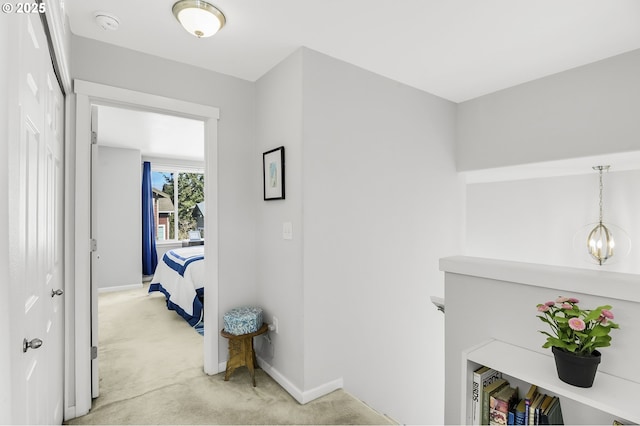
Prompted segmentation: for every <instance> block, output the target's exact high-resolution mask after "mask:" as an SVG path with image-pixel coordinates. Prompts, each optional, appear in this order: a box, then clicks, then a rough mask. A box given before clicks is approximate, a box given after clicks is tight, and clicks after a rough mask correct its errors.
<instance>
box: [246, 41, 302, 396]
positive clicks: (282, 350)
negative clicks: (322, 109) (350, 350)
mask: <svg viewBox="0 0 640 426" xmlns="http://www.w3.org/2000/svg"><path fill="white" fill-rule="evenodd" d="M256 89H257V96H256V111H257V114H256V134H257V142H258V144H257V150H256V153H255V155H254V157H253V159H252V161H251V165H252V166H253V168H254V170H255V172H254V173H252V176H253V177H254V179H255V181H254V182H255V186H256V188H259V190H260V192H259V193H257V194H255V196H256V199H255V201H254V202H255V203H256V206H257V209H256V210H257V211H258V213H259V214H258V221H257V244H256V250H257V252H256V258H257V260H258V263H257V270H258V279H257V281H258V295H259V300H260V305H261V306H263V309H264V310H265V312H264V314H265V320H266V321H268V322H271V321H272V317H273V316H276V317H277V318H278V322H279V333H278V334H275V333H272V342H273V347H272V348H264V350H263V351H261V353H260V355H261V357H263V358H264V359H265V361H267V362H268V363H269V364H270V365H271V366H272V367H273V368H274V369H276V370H277V372H278V373H280V374H282V375H283V376H284V377H285V378H286V380H288V381H289V382H290V383H291V385H293V386H294V387H295V388H296V389H295V390H294V392H301V391H303V390H304V388H305V386H304V370H303V367H304V359H305V353H304V346H303V344H304V340H305V339H306V338H307V336H305V334H304V321H305V318H306V314H305V312H304V299H303V296H304V281H303V276H302V258H303V252H302V244H303V238H304V235H303V218H302V209H303V183H304V181H303V164H302V149H303V145H304V141H303V132H302V125H303V122H302V96H303V93H302V53H301V51H300V50H299V51H297V52H295V53H294V54H293V55H291V56H289V57H288V58H287V59H285V60H284V61H283V62H281V63H280V64H278V65H276V66H275V67H274V68H273V69H272V70H271V71H269V72H268V73H267V74H266V75H264V76H263V77H261V78H260V79H259V80H258V82H257V83H256ZM279 146H284V147H285V169H284V170H285V199H284V200H269V201H264V200H263V199H262V198H263V195H262V185H263V183H262V180H263V179H262V153H263V152H266V151H269V150H271V149H274V148H277V147H279ZM283 222H291V223H292V226H293V239H291V240H284V239H283V238H282V224H283ZM288 390H289V391H291V389H288Z"/></svg>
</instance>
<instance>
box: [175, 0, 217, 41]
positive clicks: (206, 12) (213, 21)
mask: <svg viewBox="0 0 640 426" xmlns="http://www.w3.org/2000/svg"><path fill="white" fill-rule="evenodd" d="M172 11H173V15H174V16H175V17H176V19H177V20H178V22H180V25H182V26H183V27H184V29H185V30H187V31H188V32H189V33H190V34H192V35H194V36H196V37H198V38H203V37H211V36H212V35H214V34H215V33H217V32H218V31H219V30H220V29H221V28H222V27H223V26H224V24H225V23H226V22H227V20H226V18H225V17H224V14H223V13H222V12H220V10H218V9H217V8H216V7H215V6H213V5H211V4H209V3H207V2H205V1H202V0H180V1H179V2H177V3H176V4H174V5H173V9H172Z"/></svg>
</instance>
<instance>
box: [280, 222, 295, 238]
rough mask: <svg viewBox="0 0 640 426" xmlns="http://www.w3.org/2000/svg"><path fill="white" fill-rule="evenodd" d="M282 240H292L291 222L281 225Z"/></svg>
mask: <svg viewBox="0 0 640 426" xmlns="http://www.w3.org/2000/svg"><path fill="white" fill-rule="evenodd" d="M282 239H283V240H292V239H293V225H292V224H291V222H284V223H283V224H282Z"/></svg>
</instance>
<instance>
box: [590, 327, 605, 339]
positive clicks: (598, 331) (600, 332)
mask: <svg viewBox="0 0 640 426" xmlns="http://www.w3.org/2000/svg"><path fill="white" fill-rule="evenodd" d="M609 331H610V330H609V327H605V326H602V325H599V324H598V325H596V326H595V327H593V330H591V333H590V334H591V336H595V337H598V336H606V335H607V334H609Z"/></svg>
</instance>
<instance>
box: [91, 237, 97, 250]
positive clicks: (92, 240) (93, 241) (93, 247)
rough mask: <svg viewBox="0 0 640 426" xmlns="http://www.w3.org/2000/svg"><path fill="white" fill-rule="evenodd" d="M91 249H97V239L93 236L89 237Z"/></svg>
mask: <svg viewBox="0 0 640 426" xmlns="http://www.w3.org/2000/svg"><path fill="white" fill-rule="evenodd" d="M91 251H98V241H97V240H96V239H95V238H92V239H91Z"/></svg>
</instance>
